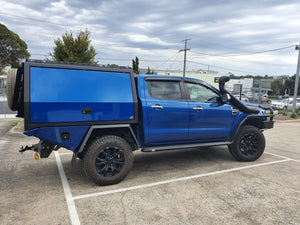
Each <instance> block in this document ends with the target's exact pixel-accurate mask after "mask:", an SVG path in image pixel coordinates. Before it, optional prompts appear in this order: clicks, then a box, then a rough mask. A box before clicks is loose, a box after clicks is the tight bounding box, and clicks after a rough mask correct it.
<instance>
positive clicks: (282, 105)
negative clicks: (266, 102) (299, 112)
mask: <svg viewBox="0 0 300 225" xmlns="http://www.w3.org/2000/svg"><path fill="white" fill-rule="evenodd" d="M293 102H294V98H285V99H282V100H280V101H279V102H273V103H272V108H273V109H284V110H292V108H293ZM299 108H300V98H296V109H299Z"/></svg>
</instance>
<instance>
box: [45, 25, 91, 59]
mask: <svg viewBox="0 0 300 225" xmlns="http://www.w3.org/2000/svg"><path fill="white" fill-rule="evenodd" d="M89 37H90V32H89V31H88V30H87V29H86V30H85V31H80V32H79V33H78V34H77V36H76V37H75V38H74V37H73V34H72V32H71V31H70V33H68V32H66V33H65V34H64V35H63V36H62V38H61V39H60V38H58V39H56V40H54V44H55V47H54V48H53V50H54V52H53V53H50V56H51V57H52V58H53V60H54V61H63V62H78V63H90V64H96V63H97V61H95V56H96V54H97V53H96V51H95V48H94V47H93V46H91V45H90V44H91V40H90V39H89Z"/></svg>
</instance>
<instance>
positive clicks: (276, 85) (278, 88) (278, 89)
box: [271, 79, 283, 95]
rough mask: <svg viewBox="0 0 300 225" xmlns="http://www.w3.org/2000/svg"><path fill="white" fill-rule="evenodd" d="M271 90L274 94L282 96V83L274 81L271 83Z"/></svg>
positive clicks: (277, 80)
mask: <svg viewBox="0 0 300 225" xmlns="http://www.w3.org/2000/svg"><path fill="white" fill-rule="evenodd" d="M271 89H272V91H273V93H274V94H277V95H281V94H283V82H282V80H279V79H276V80H274V81H273V82H272V83H271Z"/></svg>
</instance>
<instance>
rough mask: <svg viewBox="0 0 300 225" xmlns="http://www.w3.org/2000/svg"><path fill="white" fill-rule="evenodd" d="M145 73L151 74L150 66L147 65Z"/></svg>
mask: <svg viewBox="0 0 300 225" xmlns="http://www.w3.org/2000/svg"><path fill="white" fill-rule="evenodd" d="M146 74H153V71H152V72H151V70H150V67H149V66H148V70H147V73H146Z"/></svg>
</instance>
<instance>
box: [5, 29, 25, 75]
mask: <svg viewBox="0 0 300 225" xmlns="http://www.w3.org/2000/svg"><path fill="white" fill-rule="evenodd" d="M29 57H30V54H29V52H28V51H27V44H26V43H25V41H23V40H22V39H21V38H20V37H19V35H17V34H15V33H14V32H12V31H10V30H9V29H8V28H7V27H6V26H5V25H3V24H1V23H0V72H1V71H2V69H3V68H4V67H6V66H9V65H11V67H19V66H20V62H21V61H22V60H23V59H26V58H29Z"/></svg>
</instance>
